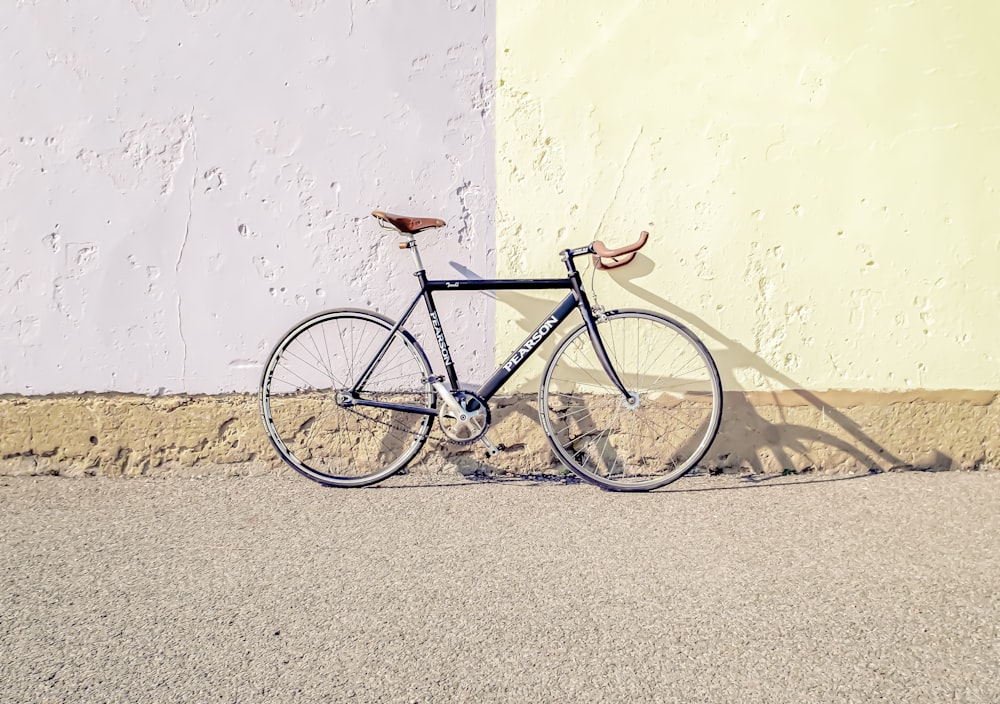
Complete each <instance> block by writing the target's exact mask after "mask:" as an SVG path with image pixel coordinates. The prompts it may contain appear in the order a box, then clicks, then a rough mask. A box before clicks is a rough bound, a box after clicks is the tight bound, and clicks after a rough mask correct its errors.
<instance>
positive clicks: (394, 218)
mask: <svg viewBox="0 0 1000 704" xmlns="http://www.w3.org/2000/svg"><path fill="white" fill-rule="evenodd" d="M372 215H374V216H375V217H376V218H378V219H379V221H381V222H382V223H388V224H389V225H390V226H391V227H394V228H396V229H397V230H399V231H400V232H405V233H406V234H408V235H414V234H416V233H418V232H420V231H421V230H429V229H431V228H432V227H444V226H445V222H444V220H440V219H438V218H415V217H413V216H411V215H393V214H392V213H386V212H384V211H382V210H373V211H372Z"/></svg>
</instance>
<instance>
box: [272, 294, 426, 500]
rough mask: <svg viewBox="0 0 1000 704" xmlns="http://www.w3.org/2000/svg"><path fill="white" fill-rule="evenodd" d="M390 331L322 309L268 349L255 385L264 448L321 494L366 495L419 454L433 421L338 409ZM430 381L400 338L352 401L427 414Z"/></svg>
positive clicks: (412, 345) (415, 350) (364, 315)
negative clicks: (329, 489)
mask: <svg viewBox="0 0 1000 704" xmlns="http://www.w3.org/2000/svg"><path fill="white" fill-rule="evenodd" d="M393 326H394V323H393V322H392V321H391V320H389V319H388V318H385V317H383V316H381V315H379V314H378V313H374V312H371V311H363V310H354V309H341V310H331V311H326V312H323V313H320V314H318V315H316V316H313V317H312V318H309V319H307V320H304V321H303V322H301V323H299V324H298V325H297V326H296V327H295V328H293V329H292V330H291V331H289V332H288V334H287V335H285V337H284V338H282V340H281V342H279V343H278V344H277V346H276V347H275V348H274V351H273V352H272V353H271V356H270V358H269V359H268V362H267V366H266V367H265V368H264V375H263V377H262V378H261V383H260V409H261V415H262V417H263V420H264V427H265V428H266V430H267V434H268V437H270V439H271V444H272V445H274V448H275V449H276V450H277V451H278V454H279V455H281V458H282V459H283V460H285V462H287V463H288V464H290V465H291V466H292V467H294V468H295V469H296V470H297V471H298V472H301V473H302V474H304V475H305V476H307V477H309V478H310V479H312V480H314V481H317V482H319V483H321V484H326V485H328V486H340V487H354V486H365V485H367V484H374V483H375V482H378V481H381V480H383V479H385V478H386V477H388V476H390V475H392V474H393V473H395V472H397V471H399V470H400V469H402V468H403V467H404V466H405V465H406V464H407V463H408V462H409V461H410V460H411V459H413V457H414V456H415V455H416V454H417V452H419V451H420V448H421V447H422V446H423V444H424V442H425V441H426V440H427V435H428V433H429V432H430V427H431V423H432V422H433V416H430V415H421V414H417V413H407V412H402V411H398V410H390V409H384V408H374V407H371V406H357V405H355V406H346V405H341V404H339V403H338V402H337V395H338V393H339V392H344V391H347V390H348V389H350V388H351V387H352V386H353V385H354V383H355V382H356V381H357V379H358V378H359V376H360V375H361V374H362V373H364V371H365V369H366V368H367V366H368V365H369V364H370V363H371V361H372V360H373V359H374V357H375V355H376V353H377V352H378V350H379V348H380V347H381V345H382V343H383V342H385V340H386V339H387V338H388V336H389V333H390V332H391V331H392V328H393ZM429 376H431V368H430V365H429V364H428V363H427V357H426V356H425V355H424V352H423V350H422V349H421V348H420V346H419V345H418V344H417V342H416V340H414V339H413V337H412V336H411V335H410V334H409V333H408V332H406V331H404V330H399V331H397V332H396V334H395V335H394V336H393V340H392V343H391V344H390V345H389V348H388V350H387V351H386V353H385V354H384V355H383V356H382V358H381V359H380V360H379V362H378V364H377V365H376V367H375V369H374V371H373V372H372V375H371V377H370V378H369V379H368V381H367V382H366V383H365V385H364V392H363V393H362V394H361V398H363V399H367V400H371V401H379V402H383V403H394V404H405V405H410V406H420V407H424V408H428V409H431V408H434V406H435V395H434V392H433V390H432V389H431V386H430V384H429V383H428V382H427V378H428V377H429Z"/></svg>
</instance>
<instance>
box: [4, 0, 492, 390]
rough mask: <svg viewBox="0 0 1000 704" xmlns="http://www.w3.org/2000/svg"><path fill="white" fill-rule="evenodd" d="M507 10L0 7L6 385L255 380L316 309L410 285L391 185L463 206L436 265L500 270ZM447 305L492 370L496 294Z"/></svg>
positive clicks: (321, 0)
mask: <svg viewBox="0 0 1000 704" xmlns="http://www.w3.org/2000/svg"><path fill="white" fill-rule="evenodd" d="M250 8H252V9H250ZM493 15H494V10H493V6H492V2H473V1H471V0H470V1H460V0H450V1H449V0H408V1H407V2H376V1H374V0H368V1H365V0H337V1H334V0H280V1H279V0H274V1H273V2H267V3H247V2H241V1H240V0H183V1H182V0H171V1H167V0H161V1H160V2H153V1H152V0H131V2H126V1H124V0H119V1H118V2H110V1H109V2H103V3H99V4H98V3H89V2H84V0H62V1H57V0H23V1H18V2H5V3H3V4H2V5H0V393H18V394H44V393H54V392H79V391H122V392H138V393H179V392H187V393H212V392H225V391H250V390H253V389H254V388H255V387H256V384H257V380H258V375H259V371H260V365H261V363H262V362H263V360H264V359H265V357H266V356H267V353H268V352H269V351H270V348H271V346H272V345H273V344H274V343H275V342H276V340H277V338H278V337H279V336H280V335H281V334H282V333H283V332H284V331H285V330H286V329H287V328H289V327H290V326H291V325H292V324H293V323H294V322H295V321H296V320H298V319H300V318H302V317H304V316H305V315H307V314H309V313H312V312H316V311H319V310H322V309H324V308H328V307H335V306H341V305H352V306H361V307H374V308H376V309H379V310H382V311H383V312H386V313H388V314H393V313H395V312H397V311H399V309H400V308H401V307H402V305H403V304H404V302H405V301H406V300H408V299H409V298H410V296H411V295H412V291H413V289H414V285H415V284H414V280H413V278H412V277H411V276H410V270H411V269H410V261H409V258H408V257H406V256H405V255H404V253H402V252H400V251H399V250H398V249H397V248H396V241H395V238H393V237H391V236H387V235H386V233H385V231H383V230H379V229H378V228H377V226H376V224H375V221H374V220H373V219H372V218H370V217H368V213H369V212H370V210H371V209H372V208H375V207H380V208H383V209H387V210H390V211H394V212H404V213H408V214H413V215H432V216H436V217H442V218H444V219H445V220H448V222H449V227H448V228H446V229H445V230H437V231H433V232H432V233H430V234H429V235H427V237H426V238H424V240H423V241H425V242H426V245H424V246H423V247H422V251H423V253H424V256H425V261H426V262H427V263H428V265H429V269H430V272H431V274H432V275H434V274H436V273H439V274H440V275H441V276H442V277H446V276H451V275H454V272H455V269H454V268H453V267H451V266H449V265H448V262H450V261H453V262H455V263H457V264H458V265H460V266H462V267H467V268H468V269H471V270H473V271H475V272H478V273H480V274H482V275H491V274H492V273H493V266H494V264H493V248H494V229H493V218H494V202H495V196H494V194H495V185H494V178H495V177H494V168H493V151H494V148H493V137H492V132H493V128H492V114H491V90H492V85H491V77H492V75H493V65H492V64H493V54H494V47H493V32H494V26H493V25H494V18H493ZM442 310H443V312H444V313H445V314H448V312H449V311H450V312H451V313H450V316H449V317H450V318H451V324H450V325H448V326H447V329H448V331H449V332H450V333H451V335H452V340H453V342H454V343H456V347H458V350H457V354H456V357H457V361H459V362H460V363H462V362H463V360H464V363H463V364H461V367H463V368H464V369H465V370H466V373H469V374H470V375H471V376H472V377H473V378H476V377H480V376H483V375H484V373H485V372H486V371H488V370H487V369H486V367H488V366H489V365H490V364H491V363H492V347H493V343H492V340H493V332H492V323H493V314H492V308H491V305H490V302H489V299H487V298H485V297H483V296H481V295H479V296H476V297H470V298H468V299H465V300H461V301H457V302H456V303H455V305H453V306H449V305H448V304H447V302H443V305H442ZM459 340H470V341H472V342H470V343H468V344H466V345H458V344H457V343H458V341H459ZM430 346H431V349H429V350H428V352H429V354H431V355H432V356H433V354H432V353H433V352H434V350H433V341H430Z"/></svg>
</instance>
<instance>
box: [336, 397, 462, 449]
mask: <svg viewBox="0 0 1000 704" xmlns="http://www.w3.org/2000/svg"><path fill="white" fill-rule="evenodd" d="M381 393H383V394H387V395H388V394H403V395H406V394H412V393H413V392H412V391H383V392H381ZM341 408H342V409H344V410H345V411H348V412H350V413H353V414H354V415H356V416H358V417H359V418H364V419H365V420H367V421H371V422H372V423H378V424H379V425H384V426H386V427H389V428H392V429H394V430H400V431H402V432H404V433H406V434H407V435H413V436H414V437H420V433H417V432H414V431H413V430H410V429H409V428H405V427H403V426H402V425H398V424H396V423H391V422H389V421H386V420H380V419H378V418H372V417H371V416H366V415H365V414H363V413H360V412H359V411H356V410H354V409H353V408H351V407H350V406H341ZM437 410H440V409H437ZM436 415H437V414H435V416H436ZM438 425H439V426H440V425H441V422H440V420H439V421H438ZM477 441H478V438H476V439H473V440H465V441H462V440H453V439H452V438H449V437H448V436H447V435H445V434H444V432H443V431H441V430H440V429H439V428H434V429H432V430H431V431H430V432H428V433H427V442H434V443H437V445H438V447H446V446H448V445H472V444H473V443H475V442H477Z"/></svg>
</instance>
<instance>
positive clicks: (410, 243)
mask: <svg viewBox="0 0 1000 704" xmlns="http://www.w3.org/2000/svg"><path fill="white" fill-rule="evenodd" d="M400 234H401V235H402V236H403V241H402V242H400V243H399V248H400V249H408V250H410V254H412V255H413V264H414V266H416V267H417V272H418V273H419V272H422V271H424V263H423V261H421V259H420V252H419V250H417V239H416V238H415V237H414V236H413V235H411V234H408V233H405V232H404V233H400Z"/></svg>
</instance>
